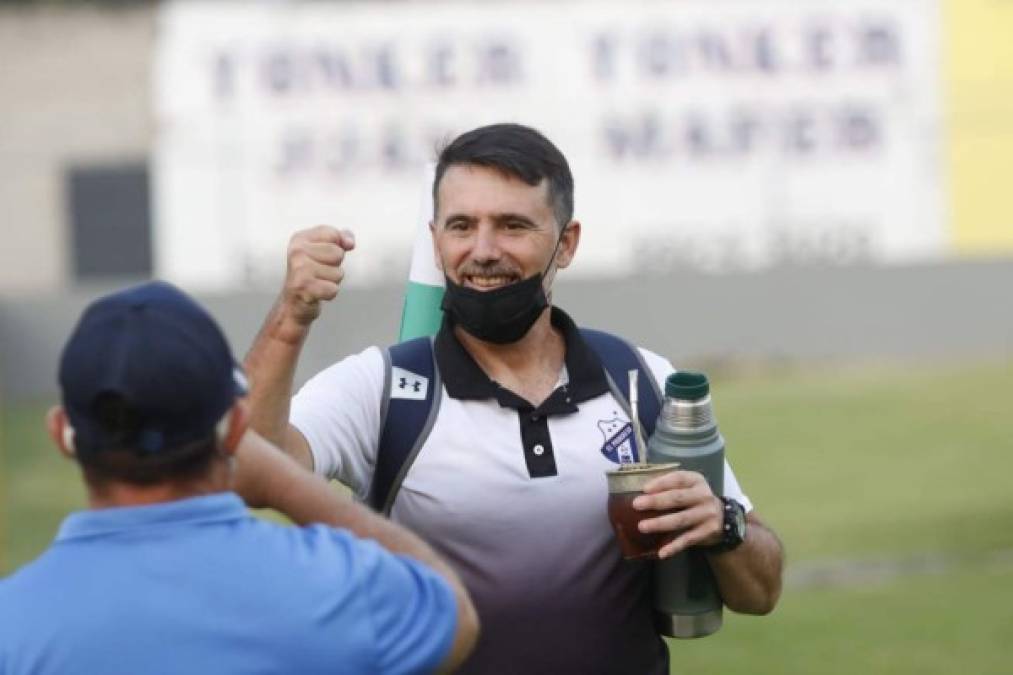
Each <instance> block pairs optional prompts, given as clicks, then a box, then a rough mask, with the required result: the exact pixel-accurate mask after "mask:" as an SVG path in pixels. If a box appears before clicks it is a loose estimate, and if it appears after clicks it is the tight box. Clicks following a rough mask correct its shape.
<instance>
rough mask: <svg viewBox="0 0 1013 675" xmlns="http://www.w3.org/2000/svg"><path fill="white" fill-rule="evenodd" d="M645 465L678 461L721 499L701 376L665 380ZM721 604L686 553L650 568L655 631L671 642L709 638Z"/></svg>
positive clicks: (698, 562) (703, 563)
mask: <svg viewBox="0 0 1013 675" xmlns="http://www.w3.org/2000/svg"><path fill="white" fill-rule="evenodd" d="M647 461H648V462H651V463H667V462H678V463H679V465H680V466H679V468H680V470H687V471H697V472H699V473H701V474H703V476H704V478H706V479H707V482H708V483H709V484H710V488H711V491H712V492H713V493H714V494H715V495H718V496H721V495H723V494H724V474H725V471H724V467H725V442H724V439H723V438H721V434H720V433H718V427H717V423H716V422H715V421H714V413H713V411H712V409H711V397H710V384H709V383H708V381H707V376H706V375H704V374H703V373H697V372H692V371H679V372H676V373H673V374H671V375H669V376H668V379H667V380H666V381H665V401H664V403H663V404H662V407H661V414H660V415H659V417H658V422H657V424H656V426H655V428H654V433H653V434H651V438H650V439H649V440H648V442H647ZM722 607H723V604H722V602H721V596H720V595H719V593H718V588H717V583H716V582H715V580H714V575H713V573H712V572H711V568H710V563H709V562H707V557H706V554H704V553H703V552H702V551H699V550H695V549H689V550H687V551H683V552H682V553H680V554H678V555H676V556H673V557H671V558H668V559H666V560H659V561H657V562H656V563H654V609H655V614H656V619H657V624H658V631H659V632H660V633H661V634H663V635H669V636H671V637H677V638H696V637H703V636H705V635H710V634H711V633H714V632H716V631H717V630H718V629H719V628H721V610H722Z"/></svg>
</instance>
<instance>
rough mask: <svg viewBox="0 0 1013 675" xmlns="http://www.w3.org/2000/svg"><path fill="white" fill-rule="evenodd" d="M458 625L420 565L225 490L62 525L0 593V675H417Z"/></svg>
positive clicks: (439, 585) (446, 646)
mask: <svg viewBox="0 0 1013 675" xmlns="http://www.w3.org/2000/svg"><path fill="white" fill-rule="evenodd" d="M456 623H457V613H456V604H455V601H454V597H453V593H452V591H451V590H450V587H449V586H448V585H447V584H446V582H445V581H443V579H442V578H441V577H439V576H438V575H436V574H435V573H434V572H432V571H430V570H429V569H428V568H426V567H424V566H423V565H421V564H419V563H416V562H415V561H413V560H410V559H408V558H404V557H400V556H395V555H392V554H390V553H388V552H387V551H385V550H384V549H382V548H381V547H380V546H379V545H377V544H376V543H375V542H372V541H363V540H359V539H356V538H355V537H353V536H351V535H350V534H349V533H347V532H345V531H341V530H335V529H332V528H328V527H324V526H321V525H316V526H311V527H304V528H296V527H284V526H281V525H276V524H273V523H267V522H263V521H261V520H258V519H256V518H253V517H251V516H250V515H249V514H248V513H247V511H246V507H245V505H244V504H243V502H242V501H241V500H240V499H239V498H238V497H237V496H236V495H234V494H232V493H220V494H216V495H211V496H205V497H195V498H191V499H185V500H181V501H176V502H170V503H165V504H157V505H153V506H139V507H126V508H111V509H100V510H94V511H84V512H79V513H74V514H72V515H70V516H69V517H68V518H67V519H66V520H65V521H64V522H63V524H62V526H61V527H60V531H59V534H58V535H57V537H56V541H55V542H54V543H53V545H52V546H51V547H50V548H49V550H47V551H46V552H45V553H44V554H43V555H42V556H41V557H40V558H39V559H38V560H36V561H35V562H33V563H31V564H29V565H27V566H26V567H24V568H23V569H21V570H20V571H19V572H18V573H16V574H15V575H13V576H12V577H9V578H8V579H5V580H3V581H0V674H2V675H22V674H27V673H32V674H33V675H49V674H56V673H60V674H69V673H74V674H82V675H83V674H88V675H91V674H95V675H98V674H103V675H117V674H121V673H122V674H123V675H128V674H129V675H160V674H162V673H222V674H229V673H244V674H253V673H257V674H261V673H262V674H265V675H266V674H268V673H298V674H300V675H312V674H314V673H424V672H429V671H431V670H433V669H434V668H435V667H436V666H437V665H438V664H439V663H440V662H441V661H442V660H443V659H444V658H445V657H446V655H447V654H448V652H449V650H450V645H451V642H452V639H453V635H454V631H455V629H456Z"/></svg>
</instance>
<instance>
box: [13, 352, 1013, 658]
mask: <svg viewBox="0 0 1013 675" xmlns="http://www.w3.org/2000/svg"><path fill="white" fill-rule="evenodd" d="M714 399H715V407H716V412H717V415H718V421H719V423H720V425H721V429H722V432H723V433H724V435H725V438H726V441H727V444H728V452H729V456H730V458H731V460H732V462H733V464H734V466H735V469H736V473H737V474H738V475H739V478H740V479H741V481H742V483H743V485H744V487H745V489H746V491H747V492H748V493H749V494H750V496H751V497H752V498H753V500H754V502H755V503H756V504H757V508H758V512H759V513H760V514H761V516H762V517H764V518H765V519H766V520H767V521H768V522H769V523H771V524H772V525H773V526H774V527H775V529H776V530H777V531H778V533H779V534H780V535H781V537H782V539H783V540H784V542H785V546H786V548H787V550H788V561H789V573H791V572H792V571H797V570H801V569H802V568H804V567H810V568H811V567H812V566H819V565H821V564H822V563H824V562H825V563H831V562H839V561H842V560H843V561H848V560H855V561H864V560H880V559H883V560H893V559H897V560H901V561H903V560H905V559H916V560H917V559H923V560H929V561H935V563H933V564H929V565H923V566H921V567H918V566H912V567H911V568H910V569H908V568H906V567H905V566H904V565H903V564H900V566H899V568H898V570H899V573H897V574H895V575H893V576H889V575H888V576H887V577H886V578H880V579H875V580H866V581H851V582H842V583H834V582H833V579H831V580H830V581H828V582H827V583H823V584H820V583H808V584H805V583H800V582H796V583H793V584H789V586H788V587H787V588H786V590H785V594H784V597H783V599H782V603H781V606H780V607H779V608H778V610H777V611H776V612H775V613H774V614H773V615H771V616H769V617H763V618H756V617H739V616H731V615H726V625H725V627H724V628H723V629H722V631H721V632H720V633H718V634H717V635H715V636H713V637H710V638H706V639H704V640H698V641H691V642H673V647H672V654H673V672H675V673H751V674H755V673H798V674H802V673H806V674H808V673H841V674H844V673H855V672H865V673H911V674H914V673H919V674H925V673H940V674H942V673H966V674H967V675H970V674H972V673H973V674H975V675H977V674H982V673H1007V672H1011V671H1013V664H1010V663H1008V662H1007V658H1013V652H1011V651H1010V646H1009V638H1010V637H1013V631H1011V629H1010V628H1009V627H1010V626H1013V554H1011V552H1013V362H992V363H982V364H976V365H973V366H964V367H957V366H934V367H925V368H923V369H915V368H899V367H879V368H871V367H863V368H855V369H838V370H833V369H829V368H828V369H824V370H820V371H818V372H817V371H806V372H794V371H791V372H788V373H786V374H781V375H775V374H771V373H764V374H753V375H740V376H722V377H719V378H717V380H716V382H715V383H714ZM43 412H44V407H42V406H27V407H20V408H16V409H7V410H6V411H5V412H4V413H3V415H2V416H0V424H2V427H0V439H2V441H3V443H2V446H0V447H2V448H3V450H4V453H5V459H4V462H3V463H2V464H0V467H2V468H3V470H4V473H3V479H2V480H3V482H2V486H3V488H2V489H3V491H2V492H0V494H2V495H3V497H4V499H3V507H4V508H3V511H2V519H3V520H2V523H3V529H2V531H0V536H2V537H3V539H2V542H3V549H2V550H3V554H4V555H3V560H2V561H0V570H4V571H10V570H12V569H13V568H15V567H17V566H18V565H21V564H23V563H24V562H26V561H28V560H30V559H31V558H32V557H33V556H34V555H36V554H38V553H39V552H40V551H41V550H42V549H43V548H44V547H45V546H46V545H47V544H48V542H49V540H50V539H51V537H52V535H53V533H54V531H55V529H56V527H57V525H58V523H59V521H60V519H61V518H62V517H63V515H64V514H65V513H66V512H67V511H69V510H71V509H73V508H77V507H79V506H80V505H81V503H82V499H83V492H82V490H81V488H80V486H79V483H78V479H77V474H76V470H75V468H74V467H73V466H72V465H71V464H68V463H67V462H65V461H63V460H62V459H60V458H59V457H58V456H57V454H56V452H55V451H54V450H52V449H50V447H49V445H48V443H47V441H46V440H45V438H44V434H43V430H42V415H43ZM789 577H790V578H792V579H794V578H797V575H796V576H792V575H791V574H789ZM633 675H635V674H633Z"/></svg>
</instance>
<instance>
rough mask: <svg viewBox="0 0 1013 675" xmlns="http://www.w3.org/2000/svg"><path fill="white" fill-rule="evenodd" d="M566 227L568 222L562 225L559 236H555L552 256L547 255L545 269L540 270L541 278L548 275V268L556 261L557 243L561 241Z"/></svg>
mask: <svg viewBox="0 0 1013 675" xmlns="http://www.w3.org/2000/svg"><path fill="white" fill-rule="evenodd" d="M568 227H569V224H567V225H564V226H563V229H561V230H560V231H559V236H558V237H557V238H556V245H555V246H554V247H553V248H552V256H550V257H549V264H548V265H546V266H545V269H544V270H543V271H542V279H544V278H545V277H546V276H548V274H549V270H551V269H552V264H553V263H554V262H556V254H557V253H559V245H560V244H562V243H563V235H564V234H566V228H568Z"/></svg>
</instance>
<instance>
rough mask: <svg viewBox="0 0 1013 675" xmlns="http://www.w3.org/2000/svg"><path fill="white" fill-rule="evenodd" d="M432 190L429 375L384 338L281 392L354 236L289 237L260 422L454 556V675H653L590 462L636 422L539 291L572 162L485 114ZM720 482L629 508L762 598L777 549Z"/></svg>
mask: <svg viewBox="0 0 1013 675" xmlns="http://www.w3.org/2000/svg"><path fill="white" fill-rule="evenodd" d="M433 196H434V204H435V213H434V216H433V221H432V224H431V230H432V237H433V247H434V255H435V260H436V263H437V265H438V266H439V268H440V269H441V270H442V271H443V273H444V275H445V277H446V293H445V296H444V300H443V309H444V311H445V319H444V323H443V326H442V328H441V329H440V331H439V334H438V335H437V336H436V338H435V340H434V341H433V344H432V347H431V353H432V360H433V361H434V362H435V366H434V369H433V376H432V377H423V376H420V375H419V374H417V373H414V372H411V371H406V370H404V369H401V370H400V371H398V367H397V366H394V365H392V363H391V360H390V359H391V356H390V355H391V353H392V352H391V350H381V349H378V348H376V347H371V348H369V349H366V350H365V351H363V352H362V353H360V354H357V355H354V356H350V357H348V358H346V359H344V360H342V361H340V362H339V363H337V364H335V365H334V366H332V367H330V368H328V369H326V370H324V371H323V372H321V373H319V374H318V375H316V376H315V377H314V378H312V379H311V380H310V381H309V382H308V383H307V384H306V385H305V386H304V387H303V388H302V389H301V390H300V391H299V393H298V394H297V395H296V396H295V397H294V398H291V392H292V381H293V375H294V372H295V366H296V362H297V359H298V356H299V353H300V350H301V348H302V345H303V343H304V341H305V339H306V337H307V335H308V333H309V330H310V326H311V324H312V322H313V320H314V319H315V318H316V317H317V316H318V315H319V313H320V311H321V304H322V302H324V301H328V300H331V299H333V298H334V297H335V296H336V295H337V292H338V288H339V285H340V283H341V279H342V275H343V272H342V268H341V263H342V260H343V258H344V256H345V254H346V253H347V252H349V251H351V250H352V249H353V247H354V240H353V238H352V235H351V233H349V232H346V231H339V230H336V229H333V228H330V227H317V228H313V229H310V230H306V231H303V232H299V233H297V234H296V235H295V236H293V238H292V240H291V242H290V245H289V250H288V273H287V276H286V280H285V286H284V289H283V291H282V294H281V296H280V298H279V300H278V302H277V303H276V304H275V306H274V308H273V309H272V311H271V313H270V314H269V316H268V319H267V321H266V323H265V325H264V328H263V330H262V331H261V334H260V335H259V336H258V338H257V341H256V342H255V344H254V347H253V349H252V350H251V352H250V354H249V356H248V357H247V361H246V366H247V368H248V370H249V371H250V372H251V374H252V380H253V383H254V386H253V391H252V394H251V407H252V411H253V425H254V427H255V428H256V429H257V430H258V431H260V432H261V433H262V434H264V435H266V436H267V437H268V438H271V439H272V440H274V441H275V442H277V443H278V444H279V445H282V446H283V447H284V448H285V449H286V451H287V452H288V453H289V454H291V455H292V456H293V457H294V458H296V459H297V460H298V461H299V462H300V463H301V464H302V465H303V466H305V467H307V468H309V469H312V470H314V471H316V472H317V473H319V474H322V475H324V476H328V477H331V478H336V479H338V480H340V481H341V482H343V483H345V484H347V485H349V486H350V487H351V488H352V489H353V490H354V491H355V492H356V493H357V494H358V495H359V496H360V497H361V498H363V499H370V500H371V501H373V503H374V504H375V505H377V506H378V507H379V506H381V505H382V507H383V508H384V510H387V511H389V513H390V516H391V518H392V519H394V520H395V521H397V522H399V523H401V524H403V525H406V526H408V527H409V528H410V529H412V530H414V531H415V532H417V533H418V534H420V535H421V536H422V537H423V538H424V539H426V540H427V541H428V542H430V543H431V544H432V545H433V546H434V548H436V549H437V550H438V551H439V552H440V553H442V554H443V555H444V556H445V557H446V559H447V560H449V561H450V562H451V564H452V565H453V566H454V567H455V568H456V570H457V571H458V572H459V574H460V575H461V577H462V579H463V581H464V583H465V585H466V586H467V587H468V589H469V591H470V592H471V594H472V597H473V598H474V600H475V605H476V608H477V609H478V612H479V616H480V618H481V621H482V623H483V632H482V635H481V637H480V639H479V644H478V647H477V648H476V650H475V652H474V653H473V654H472V656H471V658H470V659H469V660H468V661H467V662H466V663H465V665H464V668H463V672H468V673H482V674H484V675H496V674H498V673H554V674H566V673H574V674H581V675H586V674H588V673H617V674H620V673H621V674H628V673H637V674H645V673H650V674H658V675H660V674H662V673H668V672H669V665H668V651H667V649H666V647H665V644H664V642H663V641H662V639H661V638H660V637H659V636H658V634H657V632H656V630H655V627H654V624H653V616H652V608H651V601H650V593H649V588H650V574H649V566H648V565H646V564H644V563H636V562H626V561H624V560H623V559H622V557H621V555H620V551H619V547H618V545H617V544H616V542H615V539H614V537H613V534H612V531H611V528H610V526H609V523H608V519H607V517H606V511H605V503H606V492H607V490H606V486H605V478H604V472H605V471H606V470H607V469H609V468H614V467H615V463H616V462H618V461H619V460H618V458H617V456H616V455H615V453H614V452H613V453H611V454H610V453H609V452H607V449H608V448H610V447H612V446H610V445H609V443H608V439H605V442H604V444H603V439H602V433H603V431H602V429H603V422H607V421H616V423H617V424H618V425H619V426H622V425H625V424H626V423H628V422H629V417H628V416H627V415H626V413H625V412H624V406H623V405H622V404H621V403H620V402H619V401H618V400H617V399H616V397H615V396H614V395H613V393H612V392H611V390H610V388H609V384H608V380H607V378H606V375H605V371H604V370H603V364H602V360H601V359H600V358H599V356H598V354H597V353H596V351H595V349H593V348H592V347H591V346H590V345H589V344H588V342H587V341H586V340H585V339H584V334H583V333H582V332H581V330H579V329H578V328H577V327H576V325H575V324H574V322H573V321H572V320H571V319H570V317H569V316H567V314H566V313H564V312H563V311H562V310H561V309H559V308H557V307H552V306H551V305H550V297H551V293H550V291H551V288H552V284H553V281H554V279H555V276H556V274H557V273H558V271H559V270H561V269H564V268H566V267H567V266H569V265H570V263H571V262H572V260H573V258H574V255H575V253H576V251H577V247H578V244H579V242H580V232H581V225H580V223H579V222H578V221H576V220H574V219H573V178H572V176H571V174H570V169H569V166H568V165H567V161H566V159H565V158H564V157H563V155H562V153H560V152H559V150H558V149H557V148H556V147H555V146H554V145H553V144H552V143H551V142H550V141H549V140H548V139H546V138H545V137H544V136H542V135H541V134H540V133H538V132H537V131H535V130H533V129H530V128H528V127H524V126H520V125H516V124H498V125H493V126H488V127H482V128H479V129H475V130H473V131H470V132H468V133H466V134H463V135H462V136H460V137H458V138H457V139H455V140H454V141H453V142H451V143H450V144H449V145H448V146H447V147H446V148H444V150H443V151H442V152H441V154H440V157H439V161H438V164H437V168H436V175H435V179H434V185H433ZM426 344H427V343H426ZM636 353H637V355H638V357H639V359H640V362H641V363H642V364H644V367H645V368H646V369H647V370H648V371H649V373H650V375H651V376H653V377H654V378H655V379H656V380H657V382H658V383H663V382H664V379H665V377H667V376H668V375H669V374H670V373H671V372H673V368H672V366H671V365H670V364H669V363H668V362H667V361H666V360H665V359H663V358H662V357H660V356H658V355H656V354H653V353H651V352H649V351H647V350H643V349H639V350H637V351H636ZM392 382H393V383H395V384H393V385H392ZM399 385H400V388H399ZM409 385H410V386H409ZM290 398H291V400H290ZM406 400H407V401H408V402H410V403H412V404H414V403H421V402H422V401H429V402H430V405H431V407H430V408H429V409H430V411H432V412H431V413H430V417H429V418H428V420H427V423H426V425H425V428H424V432H423V433H421V434H420V435H419V436H418V438H417V439H415V443H414V446H413V448H412V450H413V452H412V453H410V454H409V459H407V460H406V461H405V462H404V464H403V465H401V466H396V467H395V470H396V471H395V473H396V474H397V477H396V479H395V480H394V484H393V486H392V487H391V492H390V495H389V497H387V498H386V499H383V500H380V501H378V500H376V499H375V496H376V495H375V493H376V492H377V489H378V483H380V482H382V481H381V480H379V477H380V474H382V472H381V471H380V470H379V469H378V468H377V467H382V466H385V462H386V456H385V455H384V453H385V452H386V451H387V450H386V448H387V446H388V445H389V440H390V439H389V437H390V436H391V435H392V434H396V433H397V431H396V429H397V428H398V426H399V425H400V426H401V427H402V428H403V427H405V426H407V425H408V416H410V414H411V410H410V409H408V408H405V407H403V406H402V404H403V403H404V402H405V401H406ZM396 406H398V407H396ZM405 411H407V413H406V416H405V417H404V418H398V417H397V416H398V415H401V414H402V413H403V412H405ZM391 417H393V419H391ZM604 428H612V427H609V426H608V425H604ZM392 429H395V431H392ZM637 451H638V452H639V451H642V449H638V450H637ZM724 485H725V486H726V489H725V492H726V495H725V497H726V499H724V500H722V499H721V498H719V497H717V496H715V495H714V494H712V493H711V491H710V488H709V487H708V485H707V482H706V481H705V480H704V479H703V477H702V476H700V475H699V474H696V473H691V472H685V471H674V472H672V473H670V474H668V475H665V476H662V477H660V478H658V479H656V480H655V481H654V482H653V483H652V484H649V485H648V488H647V490H648V492H649V493H650V494H649V495H648V496H647V497H644V498H641V500H640V501H639V502H638V506H639V507H641V508H643V509H644V510H648V511H650V510H659V511H660V510H667V509H671V508H674V507H678V508H679V509H681V510H680V512H679V513H678V514H675V515H672V514H667V515H663V514H658V515H657V516H656V517H653V518H651V519H649V520H647V521H645V523H646V524H645V525H644V527H647V528H649V529H652V530H654V531H658V532H670V533H676V532H677V533H678V536H673V537H672V538H671V541H670V542H669V543H668V544H667V545H666V546H665V547H664V548H663V549H662V550H661V552H660V554H661V555H662V556H663V557H667V556H670V555H674V554H675V553H677V552H679V551H681V550H683V549H685V548H686V547H689V546H703V547H709V548H708V551H709V560H710V562H711V566H712V568H713V570H714V572H715V577H716V578H717V580H718V584H719V587H720V590H721V594H722V597H723V599H724V601H725V603H726V605H727V606H728V607H729V608H731V609H733V610H736V611H741V612H748V613H766V612H769V611H770V610H771V609H772V608H773V607H774V605H775V603H776V602H777V598H778V596H779V594H780V587H781V560H782V552H781V546H780V544H779V542H778V540H777V538H776V537H775V536H774V534H773V533H772V532H771V531H770V530H769V529H768V528H766V527H765V526H764V525H763V524H762V522H761V521H760V519H759V518H758V517H757V515H756V513H755V511H754V510H753V509H752V504H751V503H750V501H749V499H748V498H747V497H746V495H745V494H744V493H743V492H742V490H741V488H740V487H739V484H738V482H737V480H736V478H735V476H734V474H733V473H732V471H731V468H730V467H729V466H727V465H726V466H725V477H724ZM737 510H738V511H737ZM741 511H746V512H748V516H747V522H748V528H747V530H746V532H745V533H744V534H743V533H742V532H741V530H736V531H735V532H734V533H731V534H729V535H723V532H724V530H725V527H724V526H725V522H726V515H725V514H726V513H732V514H733V515H737V513H741Z"/></svg>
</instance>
